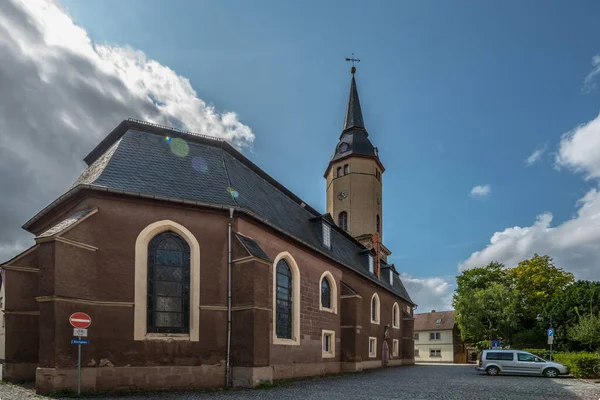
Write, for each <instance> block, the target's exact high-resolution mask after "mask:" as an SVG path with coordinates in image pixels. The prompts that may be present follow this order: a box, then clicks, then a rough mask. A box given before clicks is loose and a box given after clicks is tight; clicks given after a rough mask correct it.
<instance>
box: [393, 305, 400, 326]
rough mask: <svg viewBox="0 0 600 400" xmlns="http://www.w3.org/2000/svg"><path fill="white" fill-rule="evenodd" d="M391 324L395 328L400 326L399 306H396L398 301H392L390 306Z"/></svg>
mask: <svg viewBox="0 0 600 400" xmlns="http://www.w3.org/2000/svg"><path fill="white" fill-rule="evenodd" d="M392 326H393V327H394V328H396V329H399V328H400V306H398V303H394V306H393V307H392Z"/></svg>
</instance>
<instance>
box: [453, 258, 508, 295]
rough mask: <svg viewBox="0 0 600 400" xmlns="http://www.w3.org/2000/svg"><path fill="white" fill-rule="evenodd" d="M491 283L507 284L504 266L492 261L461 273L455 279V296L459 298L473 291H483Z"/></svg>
mask: <svg viewBox="0 0 600 400" xmlns="http://www.w3.org/2000/svg"><path fill="white" fill-rule="evenodd" d="M492 282H496V283H501V284H507V283H508V280H507V276H506V272H505V270H504V264H502V263H499V262H495V261H492V262H491V263H489V264H488V265H486V266H484V267H478V268H473V269H468V270H465V271H463V273H462V274H460V275H459V276H457V277H456V284H457V287H456V296H458V297H460V296H461V295H463V294H466V293H469V292H471V291H473V290H478V289H485V288H487V287H488V286H489V285H490V284H491V283H492ZM456 296H455V297H456Z"/></svg>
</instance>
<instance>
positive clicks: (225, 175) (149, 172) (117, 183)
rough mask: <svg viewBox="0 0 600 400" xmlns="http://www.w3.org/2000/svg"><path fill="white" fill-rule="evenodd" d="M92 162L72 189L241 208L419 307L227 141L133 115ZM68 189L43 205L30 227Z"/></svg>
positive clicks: (360, 250) (350, 241)
mask: <svg viewBox="0 0 600 400" xmlns="http://www.w3.org/2000/svg"><path fill="white" fill-rule="evenodd" d="M167 137H169V139H167ZM85 161H86V162H87V163H88V165H89V167H88V169H87V170H86V171H84V172H83V174H82V175H81V177H80V178H79V179H78V180H77V182H76V185H77V186H75V187H74V188H73V189H72V191H75V190H76V189H78V188H81V187H86V188H89V189H96V190H98V189H104V190H109V191H116V192H120V193H125V194H131V195H139V196H143V197H151V198H156V199H160V200H166V201H175V202H180V203H181V202H191V203H195V204H202V205H208V206H213V207H218V208H228V207H234V208H236V209H237V210H238V211H240V212H245V213H247V214H248V215H250V216H252V217H254V218H257V219H259V220H261V221H263V222H264V223H266V224H268V225H270V226H272V227H273V228H275V229H277V230H279V231H281V232H283V233H285V234H287V235H288V236H291V237H292V238H294V239H295V240H297V241H300V242H302V243H303V244H305V245H307V246H309V247H311V248H313V249H315V250H316V251H319V252H320V253H322V254H324V255H325V256H327V257H329V258H331V259H333V260H334V261H336V262H337V263H339V264H342V265H344V266H346V267H348V268H351V269H352V270H354V271H356V272H358V273H359V274H362V275H363V276H365V277H366V278H367V279H370V280H371V281H373V282H375V283H376V284H378V285H380V286H382V287H384V288H385V289H387V290H389V291H391V292H393V293H395V294H396V295H398V296H400V297H402V298H403V299H405V300H406V301H408V302H410V303H412V304H414V303H413V302H412V300H411V299H410V296H409V295H408V293H407V291H406V289H405V288H404V285H403V284H402V282H401V280H400V278H399V276H398V275H396V276H395V278H394V285H393V286H391V285H390V284H389V281H388V280H384V279H381V280H379V279H377V277H376V276H374V275H373V274H371V273H369V271H368V261H367V256H366V254H364V250H365V247H364V246H362V245H361V244H360V243H359V242H358V241H356V240H355V239H354V238H352V237H351V236H350V235H349V234H347V233H346V232H344V231H343V230H341V229H339V228H338V227H337V226H336V225H335V224H332V230H331V243H332V248H331V249H326V248H325V247H324V246H323V245H322V228H321V224H322V223H323V222H324V221H325V223H331V221H332V219H331V217H330V216H328V217H329V218H324V217H323V216H322V215H320V213H319V212H317V211H316V210H315V209H313V208H312V207H310V206H308V205H307V204H306V203H305V202H303V201H302V200H301V199H300V198H299V197H297V196H296V195H294V194H293V193H292V192H291V191H289V190H288V189H287V188H285V187H284V186H283V185H281V184H280V183H279V182H277V181H276V180H275V179H273V178H272V177H270V176H269V175H267V174H266V173H265V172H264V171H262V170H261V169H260V168H258V167H257V166H256V165H255V164H253V163H252V162H251V161H250V160H248V159H247V158H246V157H245V156H243V155H242V154H241V153H240V152H238V151H237V150H236V149H234V148H233V147H232V146H231V145H230V144H228V143H226V142H224V141H222V140H218V139H215V138H211V137H206V136H203V135H197V134H192V133H189V132H183V131H178V130H174V129H171V128H168V127H162V126H159V125H155V124H149V123H143V122H141V121H137V120H127V121H123V122H122V123H121V124H120V125H119V126H117V127H116V128H115V129H114V130H113V131H112V132H111V133H110V134H109V135H108V136H107V137H106V138H105V139H104V140H103V141H102V142H101V143H100V144H99V145H98V146H97V147H96V148H95V149H94V150H92V152H90V154H88V156H87V157H86V158H85ZM68 194H69V193H67V194H65V195H63V196H62V197H61V198H60V199H59V200H57V201H55V202H54V203H52V204H51V205H50V206H48V207H47V208H46V209H44V210H42V211H41V212H40V213H39V214H38V215H37V216H35V217H34V218H32V219H31V220H30V221H29V222H27V223H26V224H25V225H24V228H25V229H27V228H28V227H30V226H31V225H32V224H33V223H34V222H35V221H36V220H37V219H39V218H40V217H41V216H42V215H44V214H45V213H47V212H48V211H49V209H51V208H52V207H55V206H56V205H57V204H59V203H60V201H62V200H61V199H63V198H66V197H67V196H68ZM261 251H262V250H261ZM383 265H384V263H382V266H383Z"/></svg>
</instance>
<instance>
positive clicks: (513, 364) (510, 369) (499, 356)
mask: <svg viewBox="0 0 600 400" xmlns="http://www.w3.org/2000/svg"><path fill="white" fill-rule="evenodd" d="M477 370H478V371H482V372H483V371H485V372H486V373H487V374H488V375H492V376H495V375H498V374H500V373H502V374H527V375H543V376H545V377H547V378H556V377H557V376H558V375H568V374H569V368H568V367H567V366H565V365H562V364H559V363H556V362H552V361H546V360H544V359H542V358H540V357H538V356H536V355H533V354H531V353H528V352H526V351H521V350H483V351H482V352H481V354H479V362H478V365H477Z"/></svg>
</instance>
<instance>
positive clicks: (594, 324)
mask: <svg viewBox="0 0 600 400" xmlns="http://www.w3.org/2000/svg"><path fill="white" fill-rule="evenodd" d="M569 334H570V337H571V339H573V340H576V341H578V342H580V343H583V344H585V345H589V346H590V347H593V348H595V349H597V351H598V356H600V313H598V314H597V315H596V314H590V315H587V316H584V317H581V318H580V319H579V322H578V323H577V325H575V326H573V327H572V328H571V329H570V330H569Z"/></svg>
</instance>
